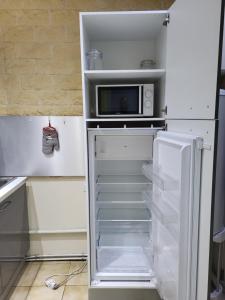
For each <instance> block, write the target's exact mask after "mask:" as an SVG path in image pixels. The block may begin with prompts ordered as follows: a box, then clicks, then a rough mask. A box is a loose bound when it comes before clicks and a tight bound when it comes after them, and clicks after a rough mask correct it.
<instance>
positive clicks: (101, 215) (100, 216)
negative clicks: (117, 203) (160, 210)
mask: <svg viewBox="0 0 225 300" xmlns="http://www.w3.org/2000/svg"><path fill="white" fill-rule="evenodd" d="M97 220H98V221H104V222H107V221H114V222H115V221H120V222H121V221H132V222H142V221H145V222H146V221H150V220H151V214H150V211H149V209H148V208H100V209H99V210H98V213H97Z"/></svg>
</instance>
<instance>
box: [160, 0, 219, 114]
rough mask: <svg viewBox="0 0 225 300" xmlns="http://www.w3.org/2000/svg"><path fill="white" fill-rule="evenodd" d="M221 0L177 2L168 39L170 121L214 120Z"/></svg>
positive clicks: (171, 10)
mask: <svg viewBox="0 0 225 300" xmlns="http://www.w3.org/2000/svg"><path fill="white" fill-rule="evenodd" d="M221 2H222V1H221V0H217V1H215V0H198V1H196V0H188V1H187V0H177V1H175V3H174V5H173V6H172V7H171V9H170V11H169V12H170V23H169V24H168V36H167V63H166V94H165V99H166V105H167V118H169V119H214V118H215V107H216V92H217V71H218V57H219V39H220V22H221V5H222V4H221Z"/></svg>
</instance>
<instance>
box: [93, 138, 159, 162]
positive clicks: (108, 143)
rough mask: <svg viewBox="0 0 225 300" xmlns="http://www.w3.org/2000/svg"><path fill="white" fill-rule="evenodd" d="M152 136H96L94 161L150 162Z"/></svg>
mask: <svg viewBox="0 0 225 300" xmlns="http://www.w3.org/2000/svg"><path fill="white" fill-rule="evenodd" d="M152 146H153V136H146V135H143V136H141V135H138V136H137V135H132V136H131V135H104V136H96V159H99V160H151V159H152Z"/></svg>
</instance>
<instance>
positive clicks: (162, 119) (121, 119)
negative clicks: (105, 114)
mask: <svg viewBox="0 0 225 300" xmlns="http://www.w3.org/2000/svg"><path fill="white" fill-rule="evenodd" d="M85 121H86V122H144V121H145V122H146V121H148V122H153V121H154V122H160V121H165V118H151V117H149V118H88V119H86V120H85ZM159 129H162V127H159Z"/></svg>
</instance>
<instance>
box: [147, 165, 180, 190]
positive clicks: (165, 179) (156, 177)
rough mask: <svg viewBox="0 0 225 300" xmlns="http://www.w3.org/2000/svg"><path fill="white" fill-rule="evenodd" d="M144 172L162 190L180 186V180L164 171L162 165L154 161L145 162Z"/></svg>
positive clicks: (174, 188)
mask: <svg viewBox="0 0 225 300" xmlns="http://www.w3.org/2000/svg"><path fill="white" fill-rule="evenodd" d="M142 173H143V174H144V175H145V176H146V178H148V179H149V180H150V181H151V182H153V183H154V184H155V185H156V186H157V187H158V188H159V189H160V190H162V191H171V190H172V191H173V190H177V189H178V188H179V182H178V180H176V179H174V178H172V177H171V176H169V175H167V174H165V173H163V172H162V167H160V166H159V165H156V164H155V163H154V165H153V164H152V163H148V162H147V163H144V164H143V166H142Z"/></svg>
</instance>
